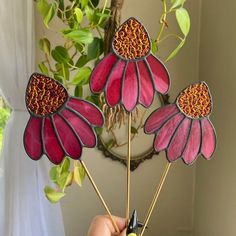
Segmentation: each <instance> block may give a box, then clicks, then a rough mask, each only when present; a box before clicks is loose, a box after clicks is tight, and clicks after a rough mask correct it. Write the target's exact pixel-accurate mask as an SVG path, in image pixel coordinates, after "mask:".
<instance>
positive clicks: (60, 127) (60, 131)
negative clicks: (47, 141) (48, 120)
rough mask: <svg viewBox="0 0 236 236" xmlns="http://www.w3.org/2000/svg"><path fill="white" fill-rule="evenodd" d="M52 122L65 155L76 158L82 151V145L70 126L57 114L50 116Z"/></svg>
mask: <svg viewBox="0 0 236 236" xmlns="http://www.w3.org/2000/svg"><path fill="white" fill-rule="evenodd" d="M52 123H53V125H54V128H55V131H56V133H57V137H58V139H59V141H60V143H61V146H62V147H63V149H64V151H65V152H66V155H68V156H70V157H71V158H73V159H76V160H77V159H79V158H80V156H81V153H82V147H81V144H80V141H79V139H78V138H77V136H76V134H75V133H74V131H73V130H72V129H71V127H70V126H69V125H68V124H67V123H66V122H65V120H63V118H62V117H60V116H59V115H54V116H53V117H52Z"/></svg>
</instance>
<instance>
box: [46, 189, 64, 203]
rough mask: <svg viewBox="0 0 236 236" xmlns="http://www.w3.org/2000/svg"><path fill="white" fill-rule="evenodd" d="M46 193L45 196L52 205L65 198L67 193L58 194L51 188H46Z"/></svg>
mask: <svg viewBox="0 0 236 236" xmlns="http://www.w3.org/2000/svg"><path fill="white" fill-rule="evenodd" d="M44 193H45V196H46V197H47V199H48V200H49V201H50V202H51V203H57V202H58V201H60V199H61V198H63V197H64V196H65V193H62V192H57V191H56V190H54V189H53V188H51V187H49V186H46V187H45V188H44Z"/></svg>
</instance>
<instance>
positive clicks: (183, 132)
mask: <svg viewBox="0 0 236 236" xmlns="http://www.w3.org/2000/svg"><path fill="white" fill-rule="evenodd" d="M211 111H212V97H211V94H210V91H209V88H208V86H207V84H206V83H205V82H199V83H195V84H192V85H190V86H189V87H187V88H186V89H184V90H183V91H182V92H181V93H180V94H179V96H178V97H177V99H176V102H175V103H174V104H170V105H167V106H164V107H161V108H159V109H157V110H156V111H154V112H153V113H152V114H151V115H150V116H149V118H148V119H147V121H146V123H145V127H144V130H145V133H147V134H152V133H155V139H154V148H155V150H156V151H157V152H160V151H162V150H166V154H167V155H166V156H167V159H168V160H169V162H172V161H175V160H177V159H178V158H181V157H182V159H183V161H184V162H185V163H186V164H192V163H193V162H194V161H195V160H196V159H197V157H198V155H199V154H202V155H203V156H204V157H205V159H207V160H209V159H211V157H212V155H213V153H214V151H215V147H216V133H215V129H214V127H213V125H212V123H211V121H210V120H209V116H210V114H211Z"/></svg>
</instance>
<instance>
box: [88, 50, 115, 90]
mask: <svg viewBox="0 0 236 236" xmlns="http://www.w3.org/2000/svg"><path fill="white" fill-rule="evenodd" d="M117 60H118V57H117V56H115V54H114V53H110V54H108V55H107V56H106V57H104V58H103V59H102V60H101V61H100V62H99V63H98V65H97V66H96V67H95V68H94V70H93V72H92V75H91V77H90V88H91V91H92V92H93V93H99V92H101V91H102V90H103V88H104V87H105V84H106V81H107V78H108V76H109V74H110V71H111V69H112V67H113V66H114V64H115V62H116V61H117Z"/></svg>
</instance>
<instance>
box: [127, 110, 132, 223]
mask: <svg viewBox="0 0 236 236" xmlns="http://www.w3.org/2000/svg"><path fill="white" fill-rule="evenodd" d="M131 123H132V113H131V112H129V113H128V149H127V200H126V220H127V221H128V220H129V209H130V159H131Z"/></svg>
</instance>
